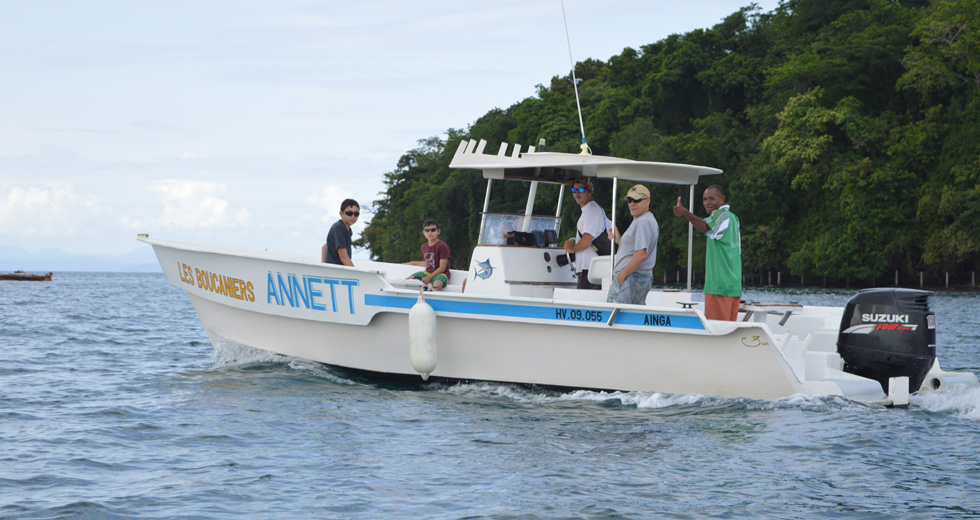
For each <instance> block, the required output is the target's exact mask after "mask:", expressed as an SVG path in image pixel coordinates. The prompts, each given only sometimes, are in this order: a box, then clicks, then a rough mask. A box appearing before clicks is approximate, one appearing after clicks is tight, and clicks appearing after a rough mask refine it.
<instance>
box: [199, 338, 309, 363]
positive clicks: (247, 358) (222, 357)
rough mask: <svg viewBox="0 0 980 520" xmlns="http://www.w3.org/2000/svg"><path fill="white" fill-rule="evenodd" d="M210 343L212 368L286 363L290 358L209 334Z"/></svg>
mask: <svg viewBox="0 0 980 520" xmlns="http://www.w3.org/2000/svg"><path fill="white" fill-rule="evenodd" d="M211 344H212V345H214V352H213V353H212V355H211V368H213V369H220V368H229V367H240V366H248V365H259V364H265V363H286V362H288V361H289V359H290V358H288V357H286V356H283V355H281V354H274V353H272V352H268V351H265V350H260V349H257V348H254V347H250V346H248V345H243V344H241V343H238V342H235V341H232V340H230V339H227V338H222V337H220V336H217V335H211Z"/></svg>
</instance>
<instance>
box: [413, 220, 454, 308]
mask: <svg viewBox="0 0 980 520" xmlns="http://www.w3.org/2000/svg"><path fill="white" fill-rule="evenodd" d="M439 233H441V230H440V229H439V222H438V221H436V220H435V219H431V218H430V219H428V220H426V221H425V222H423V223H422V235H424V236H425V243H424V244H422V258H423V260H415V261H412V262H405V263H406V264H409V265H417V266H419V267H424V268H425V271H419V272H417V273H415V274H413V275H412V276H409V277H408V278H406V280H411V279H413V278H414V279H416V280H421V281H422V283H423V284H424V285H429V284H430V283H431V284H432V288H433V289H435V290H437V291H441V290H442V289H443V288H444V287H446V286H447V285H449V256H450V254H449V245H448V244H446V243H445V242H443V241H442V240H439Z"/></svg>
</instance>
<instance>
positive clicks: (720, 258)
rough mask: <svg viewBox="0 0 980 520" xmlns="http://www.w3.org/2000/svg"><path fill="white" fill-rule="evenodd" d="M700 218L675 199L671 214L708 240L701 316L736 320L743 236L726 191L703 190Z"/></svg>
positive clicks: (716, 186)
mask: <svg viewBox="0 0 980 520" xmlns="http://www.w3.org/2000/svg"><path fill="white" fill-rule="evenodd" d="M702 200H703V202H704V209H705V211H707V212H708V213H709V214H710V215H709V216H708V218H705V219H702V218H700V217H698V216H696V215H695V214H693V213H691V212H690V211H688V210H687V208H685V207H684V205H683V204H681V198H680V197H677V205H676V206H674V215H677V216H678V217H684V218H686V219H687V220H688V221H690V222H691V224H693V225H694V227H695V228H697V230H698V231H700V232H702V233H704V236H706V237H707V238H708V249H707V258H706V259H705V262H704V263H705V266H704V271H705V275H704V316H705V317H706V318H708V319H709V320H728V321H735V320H737V319H738V305H739V302H740V301H741V299H742V236H741V231H740V229H739V223H738V217H736V216H735V214H734V213H732V212H731V210H730V208H729V207H728V205H727V204H725V190H723V189H722V187H721V186H718V185H717V184H715V185H712V186H709V187H708V189H706V190H704V195H703V199H702Z"/></svg>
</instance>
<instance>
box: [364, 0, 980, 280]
mask: <svg viewBox="0 0 980 520" xmlns="http://www.w3.org/2000/svg"><path fill="white" fill-rule="evenodd" d="M556 44H557V43H556ZM575 74H576V76H577V77H578V78H579V79H580V80H581V82H580V84H579V95H580V96H581V104H582V111H583V117H584V121H585V131H586V136H587V137H588V143H589V146H590V147H591V149H592V151H593V153H595V154H601V155H615V156H619V157H626V158H631V159H638V160H646V161H664V162H684V163H691V164H701V165H705V166H713V167H716V168H721V169H723V170H724V171H725V173H724V175H721V176H717V177H714V178H709V180H710V181H709V182H706V184H705V185H703V186H699V187H698V188H697V189H696V198H697V199H698V200H700V196H701V191H702V189H703V188H704V187H705V186H706V185H707V184H708V183H719V184H722V185H723V186H724V187H725V188H726V189H727V190H728V192H729V198H728V202H729V203H730V204H731V205H732V209H733V211H734V212H735V213H736V214H737V215H738V216H739V218H740V219H741V222H742V241H743V242H742V243H743V269H744V271H745V273H747V274H751V273H760V272H764V271H770V270H771V271H780V272H783V273H787V274H791V275H793V276H796V277H799V276H811V277H829V278H831V279H833V280H843V279H849V280H863V281H865V282H866V283H870V281H871V280H872V279H874V278H878V279H879V280H882V279H890V278H892V277H894V273H895V271H896V270H898V271H899V272H900V276H901V278H902V279H903V280H908V281H907V282H905V283H904V284H906V285H911V280H912V279H913V277H914V280H915V281H916V282H917V281H918V277H919V274H918V273H920V272H925V275H926V277H927V280H929V281H931V282H933V283H935V282H937V281H938V280H939V278H940V277H941V276H943V273H945V272H946V271H950V272H952V273H954V274H956V273H958V274H959V275H961V276H962V275H964V274H965V276H967V277H969V273H970V272H971V271H973V270H977V269H978V268H980V0H939V1H933V2H928V1H912V0H901V1H897V0H896V1H889V0H787V1H784V2H783V3H782V4H781V6H780V7H779V8H778V9H776V10H775V11H773V12H770V13H763V12H759V11H758V10H754V9H752V8H745V9H742V10H740V11H738V12H735V13H733V14H731V15H730V16H728V17H727V18H726V19H725V20H723V21H721V23H719V24H717V25H716V26H714V27H712V28H710V29H703V30H696V31H692V32H689V33H687V34H677V35H672V36H670V37H668V38H666V39H664V40H662V41H658V42H654V43H650V44H648V45H644V46H642V47H641V48H639V49H631V48H627V49H624V50H623V52H622V53H621V54H619V55H617V56H613V57H611V58H609V59H608V60H607V61H598V60H592V59H590V60H586V61H583V62H579V63H577V64H576V68H575ZM491 79H492V78H491ZM447 136H448V138H447V139H446V140H443V139H440V138H438V137H430V138H427V139H422V140H420V141H419V146H418V148H416V149H414V150H411V151H409V152H408V153H406V154H405V155H404V156H403V157H402V158H401V160H400V161H399V162H398V165H397V167H396V168H395V170H394V171H392V172H390V173H387V174H386V176H385V177H386V181H385V182H386V191H385V192H384V193H382V194H381V198H380V200H377V201H375V203H374V207H375V210H376V213H375V216H374V218H373V220H372V221H371V223H370V225H369V226H368V227H367V229H366V230H365V231H364V233H363V235H362V238H361V241H360V243H361V245H365V246H367V247H369V248H370V250H371V252H372V255H373V256H374V257H376V258H381V259H384V260H387V261H405V260H409V259H415V258H416V257H417V256H418V254H419V253H418V249H419V245H420V244H421V242H422V240H423V238H422V235H421V233H420V231H419V230H420V228H421V224H422V221H423V220H424V219H426V218H429V217H432V218H436V219H438V220H439V221H440V222H444V223H445V226H444V227H445V229H444V231H443V234H442V238H443V240H445V241H446V242H447V243H449V244H450V246H451V247H452V248H453V252H454V257H453V267H455V268H463V269H465V268H466V266H468V262H469V254H470V250H471V249H472V247H473V246H474V241H475V239H476V235H477V231H478V228H479V216H480V211H481V209H482V206H483V197H484V190H485V188H486V181H485V180H484V179H483V178H482V176H481V175H479V173H478V172H474V171H469V170H459V171H454V170H451V169H450V168H449V166H448V165H449V162H450V159H451V158H452V155H453V153H454V152H455V150H456V147H457V145H458V143H459V141H460V140H461V139H464V138H476V139H486V140H487V141H488V147H487V151H488V152H490V153H496V148H497V147H498V146H499V143H500V142H504V141H506V142H509V143H521V144H523V145H525V146H527V145H532V144H537V143H538V141H539V139H542V138H543V139H545V140H546V141H547V149H548V150H549V151H561V152H577V151H578V145H579V142H580V139H581V133H580V130H579V125H578V115H577V112H576V108H575V94H574V91H573V87H572V81H571V75H570V74H569V75H568V76H564V77H553V78H551V80H550V82H548V84H546V85H539V86H538V92H537V95H536V96H535V97H531V98H528V99H524V100H522V101H520V102H518V103H516V104H514V105H512V106H511V107H509V108H507V109H505V110H500V109H497V110H491V111H490V112H488V113H487V114H485V115H484V116H482V117H481V118H480V119H478V120H477V121H475V122H472V124H470V125H469V127H468V128H466V129H465V130H459V129H450V130H448V131H447ZM651 188H653V189H652V192H653V197H652V199H653V200H652V204H651V210H652V211H653V213H654V215H655V216H656V218H657V220H658V221H659V222H660V226H661V238H660V244H659V251H658V258H657V268H656V270H655V272H654V274H655V276H658V277H659V276H660V275H661V274H662V273H664V272H665V271H666V272H669V273H674V271H675V270H677V269H682V270H683V269H684V268H685V267H686V260H685V251H686V247H687V223H686V221H685V220H683V219H680V218H677V217H674V215H673V213H672V211H671V208H672V206H673V205H674V203H675V202H676V200H677V197H678V195H683V196H684V200H685V201H686V200H687V196H688V193H687V191H688V190H687V188H686V187H674V186H663V185H660V186H651ZM611 189H612V188H611V185H610V184H608V183H605V184H603V183H598V186H597V193H596V200H597V201H599V202H600V204H601V205H603V206H604V207H605V208H606V209H607V211H608V209H609V202H608V201H609V194H610V191H611ZM623 189H624V186H620V190H623ZM557 190H558V188H557V187H556V186H542V187H541V188H539V190H538V203H537V205H536V212H537V213H544V214H547V213H550V212H553V211H554V210H553V208H554V207H555V203H556V201H557V197H558V191H557ZM620 193H624V191H620ZM525 196H526V186H524V185H522V184H521V183H495V184H494V191H493V194H492V197H493V198H492V200H491V208H493V209H494V210H495V211H522V210H523V208H524V204H525ZM618 209H619V210H620V214H619V215H618V216H617V219H618V220H619V221H620V222H623V223H624V224H623V225H622V226H621V228H622V229H625V225H626V223H628V222H629V213H628V211H627V208H626V207H625V205H619V206H618ZM694 211H695V213H697V214H700V215H703V214H704V209H703V208H702V207H700V204H698V205H696V207H695V208H694ZM578 212H579V211H578V207H577V206H576V205H575V204H574V202H573V201H572V200H571V197H568V196H566V198H565V207H564V208H563V215H564V222H563V225H562V234H563V235H564V236H563V237H562V238H565V237H567V236H571V234H572V233H573V232H574V226H575V218H576V217H577V215H578ZM695 243H696V249H695V252H696V255H698V256H696V258H695V264H694V265H695V271H696V272H701V269H702V268H700V267H699V266H703V256H701V255H703V248H704V245H703V240H697V241H696V242H695ZM671 277H673V276H671Z"/></svg>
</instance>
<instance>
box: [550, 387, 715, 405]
mask: <svg viewBox="0 0 980 520" xmlns="http://www.w3.org/2000/svg"><path fill="white" fill-rule="evenodd" d="M561 400H563V401H579V400H581V401H597V402H604V401H619V402H620V404H622V405H624V406H636V407H637V408H669V407H671V406H693V405H702V404H706V403H708V402H710V403H711V404H716V403H718V402H721V401H723V399H721V398H718V397H708V396H704V395H700V394H664V393H660V392H653V393H650V392H593V391H590V390H576V391H574V392H570V393H568V394H564V395H562V398H561Z"/></svg>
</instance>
